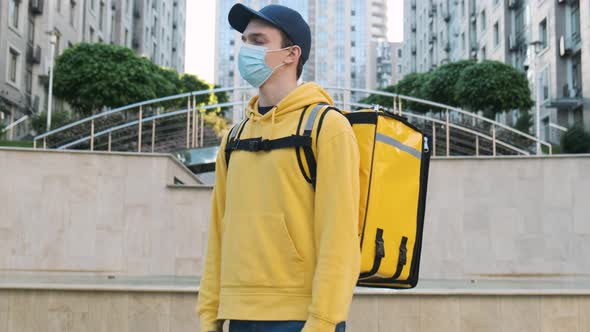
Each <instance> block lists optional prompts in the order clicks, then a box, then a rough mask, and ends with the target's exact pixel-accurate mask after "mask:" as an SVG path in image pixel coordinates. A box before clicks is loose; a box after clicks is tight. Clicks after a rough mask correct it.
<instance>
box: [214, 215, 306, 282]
mask: <svg viewBox="0 0 590 332" xmlns="http://www.w3.org/2000/svg"><path fill="white" fill-rule="evenodd" d="M221 251H222V252H221V286H225V287H272V288H300V287H303V285H304V267H303V258H302V257H301V255H300V254H299V253H298V252H297V249H296V248H295V245H294V243H293V239H292V238H291V236H290V234H289V231H288V229H287V226H286V224H285V217H284V215H283V214H264V215H247V214H238V215H234V216H232V217H226V220H225V221H224V231H223V239H222V248H221Z"/></svg>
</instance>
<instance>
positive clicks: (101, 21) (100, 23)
mask: <svg viewBox="0 0 590 332" xmlns="http://www.w3.org/2000/svg"><path fill="white" fill-rule="evenodd" d="M103 25H104V3H102V2H101V3H100V12H99V13H98V29H99V30H102V27H103Z"/></svg>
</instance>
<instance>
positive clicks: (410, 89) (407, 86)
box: [360, 73, 430, 112]
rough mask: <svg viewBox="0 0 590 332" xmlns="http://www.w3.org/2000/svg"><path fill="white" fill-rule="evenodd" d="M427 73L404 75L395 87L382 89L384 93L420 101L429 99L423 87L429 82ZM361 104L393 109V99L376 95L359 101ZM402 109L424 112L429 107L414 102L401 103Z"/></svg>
mask: <svg viewBox="0 0 590 332" xmlns="http://www.w3.org/2000/svg"><path fill="white" fill-rule="evenodd" d="M429 76H430V74H429V73H411V74H408V75H406V76H405V77H404V78H403V79H402V80H400V81H399V82H398V83H397V84H396V85H391V86H388V87H386V88H385V89H383V90H382V91H384V92H389V93H396V94H400V95H404V96H409V97H415V98H420V99H429V96H428V95H427V94H426V91H425V89H424V86H425V85H426V83H427V82H428V81H429ZM360 102H361V103H363V104H377V105H380V106H383V107H388V108H391V107H393V98H392V97H388V96H382V95H378V94H371V95H369V96H368V97H367V98H364V99H362V100H361V101H360ZM402 107H404V108H410V109H412V110H413V111H418V112H425V111H428V110H429V107H428V106H426V105H424V104H422V103H416V102H406V101H402Z"/></svg>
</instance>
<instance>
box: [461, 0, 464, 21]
mask: <svg viewBox="0 0 590 332" xmlns="http://www.w3.org/2000/svg"><path fill="white" fill-rule="evenodd" d="M461 17H465V0H461Z"/></svg>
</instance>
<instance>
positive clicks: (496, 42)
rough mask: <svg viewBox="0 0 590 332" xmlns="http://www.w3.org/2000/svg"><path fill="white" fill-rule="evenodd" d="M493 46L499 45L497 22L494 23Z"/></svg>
mask: <svg viewBox="0 0 590 332" xmlns="http://www.w3.org/2000/svg"><path fill="white" fill-rule="evenodd" d="M494 46H495V47H498V46H500V27H499V26H498V22H496V24H494Z"/></svg>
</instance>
